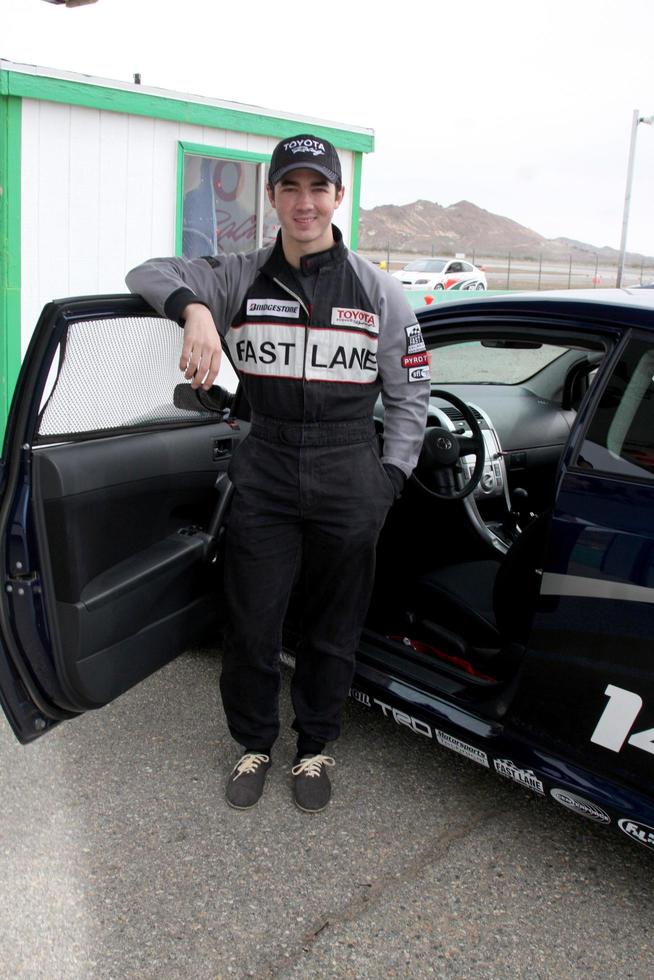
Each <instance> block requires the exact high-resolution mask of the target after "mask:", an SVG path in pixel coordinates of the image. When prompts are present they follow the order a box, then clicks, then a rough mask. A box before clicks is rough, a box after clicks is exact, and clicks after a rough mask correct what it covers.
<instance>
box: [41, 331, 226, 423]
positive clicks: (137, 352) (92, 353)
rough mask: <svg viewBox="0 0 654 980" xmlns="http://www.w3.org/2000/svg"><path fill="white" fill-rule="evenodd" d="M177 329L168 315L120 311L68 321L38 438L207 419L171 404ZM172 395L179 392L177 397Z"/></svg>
mask: <svg viewBox="0 0 654 980" xmlns="http://www.w3.org/2000/svg"><path fill="white" fill-rule="evenodd" d="M182 342H183V334H182V331H181V330H180V328H179V327H178V326H177V324H176V323H173V322H172V320H163V319H160V318H158V317H122V318H115V319H104V320H89V321H80V322H79V323H74V324H71V325H70V327H69V328H68V331H67V334H66V337H65V340H64V341H63V342H62V344H61V346H60V349H59V364H58V372H57V376H56V379H55V381H54V386H53V388H52V390H51V392H50V393H49V395H48V396H47V399H46V401H45V406H44V408H43V409H42V413H41V419H40V424H39V430H38V438H39V441H41V442H45V441H47V440H48V438H54V437H57V436H59V437H62V436H74V435H78V434H82V433H87V432H98V431H103V430H116V429H118V430H120V429H130V428H141V427H143V426H148V425H158V424H162V423H167V422H180V421H186V422H192V421H195V420H199V421H204V420H206V419H207V414H206V412H202V411H192V410H186V409H183V408H177V407H176V406H175V405H174V403H173V397H174V391H175V388H176V387H177V386H179V384H180V382H182V375H181V373H180V370H179V358H180V355H181V351H182ZM178 400H179V399H178Z"/></svg>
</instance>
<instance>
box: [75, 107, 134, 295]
mask: <svg viewBox="0 0 654 980" xmlns="http://www.w3.org/2000/svg"><path fill="white" fill-rule="evenodd" d="M128 132H129V120H128V117H127V116H124V115H121V114H119V113H117V112H102V113H101V119H100V132H99V142H100V153H99V166H98V171H99V172H98V185H99V187H100V224H99V227H98V229H97V235H98V270H97V281H98V286H97V288H98V291H99V292H102V293H113V292H121V291H122V290H123V289H124V282H123V276H124V269H125V222H126V217H127V161H128V146H127V139H128ZM76 206H77V207H80V208H83V207H84V201H83V200H81V199H78V200H77V201H76Z"/></svg>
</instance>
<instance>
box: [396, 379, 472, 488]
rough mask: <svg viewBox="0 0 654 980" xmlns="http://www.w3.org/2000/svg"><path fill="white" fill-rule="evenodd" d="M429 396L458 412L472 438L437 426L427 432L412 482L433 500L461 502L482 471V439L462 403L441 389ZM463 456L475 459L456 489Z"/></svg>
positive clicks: (470, 415)
mask: <svg viewBox="0 0 654 980" xmlns="http://www.w3.org/2000/svg"><path fill="white" fill-rule="evenodd" d="M431 396H432V398H442V400H443V401H446V402H449V403H450V404H451V405H453V406H454V407H455V408H458V410H459V411H460V412H461V414H462V415H463V418H464V419H465V421H466V423H467V425H468V428H469V429H470V431H471V432H472V435H471V436H459V435H457V434H456V433H455V432H451V431H450V429H446V428H444V427H443V426H440V425H438V426H434V427H433V428H429V429H427V432H426V434H425V439H424V442H423V444H422V451H421V453H420V458H419V459H418V465H417V466H416V469H415V472H414V474H413V479H414V480H415V481H416V483H417V484H418V486H419V487H420V488H421V489H422V490H424V491H425V493H430V494H431V495H432V496H433V497H438V498H439V499H440V500H461V499H462V498H463V497H467V496H468V494H470V493H472V491H473V490H474V489H475V487H476V486H477V484H478V483H479V481H480V480H481V476H482V473H483V471H484V455H485V452H484V437H483V435H482V433H481V428H480V426H479V422H478V421H477V419H476V418H475V416H474V414H473V411H472V409H471V408H470V406H469V405H466V403H465V402H464V401H461V399H460V398H457V397H456V396H455V395H451V394H450V393H449V391H442V390H441V389H440V388H439V389H436V390H432V393H431ZM462 456H474V457H475V465H474V467H473V470H472V473H471V474H470V477H469V479H468V480H467V481H466V482H465V484H464V485H463V486H462V487H458V486H457V483H456V474H457V473H461V472H462V467H461V464H460V463H459V460H460V459H461V457H462ZM425 481H427V483H425ZM427 484H430V485H427Z"/></svg>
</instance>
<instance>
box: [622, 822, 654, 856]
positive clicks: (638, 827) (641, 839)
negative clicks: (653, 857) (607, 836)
mask: <svg viewBox="0 0 654 980" xmlns="http://www.w3.org/2000/svg"><path fill="white" fill-rule="evenodd" d="M618 827H619V828H620V830H621V831H622V832H623V834H626V835H627V837H631V839H632V840H635V841H638V843H639V844H644V845H645V847H649V848H651V850H653V851H654V827H650V826H649V825H648V824H646V823H639V822H638V821H637V820H630V819H628V818H627V817H622V819H620V820H618Z"/></svg>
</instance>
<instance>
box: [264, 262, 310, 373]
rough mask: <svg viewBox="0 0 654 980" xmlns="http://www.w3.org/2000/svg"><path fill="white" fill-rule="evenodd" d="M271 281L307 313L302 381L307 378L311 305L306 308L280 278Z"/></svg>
mask: <svg viewBox="0 0 654 980" xmlns="http://www.w3.org/2000/svg"><path fill="white" fill-rule="evenodd" d="M273 282H275V283H277V285H278V286H279V288H280V289H283V290H284V292H285V293H288V295H289V296H292V297H293V299H295V300H297V302H298V303H299V304H300V306H301V307H302V309H303V310H304V312H305V313H306V315H307V322H306V324H305V326H304V353H303V355H302V381H303V382H304V381H306V380H307V339H308V336H309V325H310V321H311V307H309V308H308V309H307V307H306V306H305V305H304V303H303V302H302V300H301V299H300V297H299V296H298V295H297V293H294V292H293V290H292V289H289V287H288V286H285V285H284V283H283V282H281V280H279V279H275V278H273Z"/></svg>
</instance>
